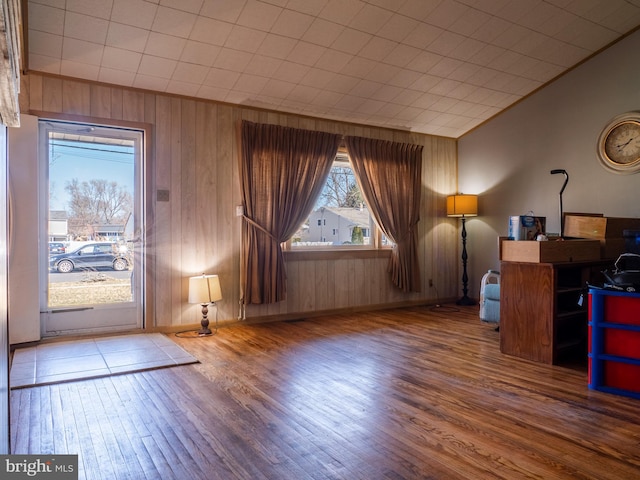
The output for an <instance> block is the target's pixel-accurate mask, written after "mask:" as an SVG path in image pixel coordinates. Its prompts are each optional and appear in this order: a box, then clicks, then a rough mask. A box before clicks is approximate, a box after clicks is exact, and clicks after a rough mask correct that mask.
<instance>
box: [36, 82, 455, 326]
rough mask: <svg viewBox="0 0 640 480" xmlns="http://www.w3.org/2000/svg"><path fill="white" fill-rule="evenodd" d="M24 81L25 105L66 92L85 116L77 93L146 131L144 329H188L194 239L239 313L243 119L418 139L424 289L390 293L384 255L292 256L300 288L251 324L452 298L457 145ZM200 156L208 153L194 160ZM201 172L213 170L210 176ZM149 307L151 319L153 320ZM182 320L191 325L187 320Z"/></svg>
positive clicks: (93, 108) (58, 103) (121, 91)
mask: <svg viewBox="0 0 640 480" xmlns="http://www.w3.org/2000/svg"><path fill="white" fill-rule="evenodd" d="M25 83H26V84H27V90H28V91H27V92H25V95H26V99H27V100H26V101H27V102H28V104H29V106H30V108H31V109H33V110H38V111H52V112H61V111H62V110H63V104H62V101H63V98H66V96H67V95H68V94H71V95H72V97H69V99H66V100H65V108H69V109H71V110H72V112H69V113H73V111H77V110H76V109H79V110H80V111H83V109H84V108H86V102H85V100H86V99H85V100H83V98H84V96H83V95H84V93H83V92H86V91H88V92H89V104H88V105H89V110H88V113H86V115H91V116H96V115H97V116H100V117H104V118H108V117H110V118H111V119H113V120H122V119H124V118H126V119H128V120H135V121H145V122H147V123H149V124H151V126H152V128H151V134H152V137H153V138H152V140H153V143H152V147H151V148H149V149H148V150H149V151H148V152H147V154H148V155H150V156H151V157H152V158H150V160H149V162H150V163H149V165H150V169H151V170H152V172H150V173H149V175H151V177H148V182H147V188H149V189H150V190H151V191H149V192H148V198H149V199H150V203H151V205H149V206H147V213H148V218H147V221H148V229H149V237H148V240H149V241H148V249H149V259H150V261H149V263H148V268H149V277H148V279H149V282H150V284H152V285H153V289H150V290H154V289H155V292H154V293H153V297H154V298H152V299H151V301H152V302H153V304H152V305H150V306H149V309H148V311H150V312H151V313H152V318H149V319H148V324H149V325H152V324H153V322H154V321H155V322H156V324H157V325H158V326H169V325H178V324H180V323H192V322H193V318H191V316H192V313H193V312H192V311H191V310H192V309H191V307H190V306H188V305H185V304H186V290H185V285H186V284H185V283H184V282H185V280H184V278H183V277H184V276H185V273H186V271H187V270H189V269H190V268H191V269H193V268H196V267H194V266H191V267H188V266H187V264H188V263H189V262H195V260H190V258H193V257H190V254H189V253H188V251H195V252H198V251H199V248H200V247H198V248H196V249H192V248H191V247H190V243H189V242H190V241H191V239H195V241H196V242H197V244H198V245H200V244H203V245H204V243H203V242H205V241H206V242H207V243H206V245H207V247H203V248H210V250H209V252H210V253H208V254H207V256H210V257H213V258H214V260H213V262H214V263H213V267H215V269H216V270H217V273H218V274H219V275H221V280H222V285H223V289H224V291H223V295H224V296H225V299H224V302H223V305H221V309H220V315H221V316H220V318H221V319H222V320H233V319H235V318H237V316H238V314H239V311H240V310H239V305H238V299H239V294H240V287H239V278H240V272H239V262H240V234H241V224H242V222H241V218H240V217H237V216H236V215H235V207H236V205H239V204H240V202H241V195H240V184H239V156H240V153H241V152H240V149H239V138H238V127H239V124H240V121H241V119H247V120H249V121H253V122H257V123H274V124H278V125H286V126H292V127H296V128H305V129H317V130H322V131H328V132H334V133H339V134H343V135H357V136H363V137H369V138H381V139H385V140H393V141H401V142H403V143H420V142H422V143H423V145H424V154H423V199H422V203H421V222H420V225H419V231H420V241H419V242H420V243H419V245H420V252H419V253H420V269H421V274H422V285H423V286H424V288H423V292H421V293H420V294H415V293H414V294H405V293H403V292H400V291H399V290H397V289H395V288H393V287H391V283H390V280H389V276H388V273H387V271H386V266H387V263H386V262H387V258H386V257H384V258H372V259H359V260H357V261H356V260H354V259H345V258H340V259H330V260H329V259H322V260H305V261H304V262H297V263H299V265H297V266H295V265H294V264H295V263H296V260H295V259H294V260H291V259H288V260H287V268H288V269H291V275H292V276H296V275H297V278H298V279H299V281H298V284H297V285H293V286H292V287H290V288H289V296H288V298H287V300H286V301H284V302H279V303H278V304H275V305H263V306H249V307H248V308H247V317H248V318H251V317H254V316H255V317H260V316H268V315H288V316H291V315H295V314H296V313H302V312H297V310H298V309H303V310H304V311H307V310H308V309H309V308H311V309H313V310H335V309H340V308H346V309H352V308H362V307H366V305H376V306H378V305H380V304H384V303H402V302H404V301H415V300H416V299H425V300H427V299H430V298H431V299H433V298H438V297H439V298H443V297H447V296H449V297H452V296H458V291H459V289H460V279H459V278H458V277H459V274H458V268H459V266H458V264H459V262H460V259H459V256H458V243H459V240H460V239H459V226H458V225H457V224H458V221H456V220H453V219H447V218H446V216H445V214H444V198H445V196H446V195H447V194H449V193H451V192H454V191H455V190H456V175H457V171H456V142H455V140H453V139H446V138H441V137H433V136H428V135H419V134H412V133H406V132H401V131H394V130H388V129H384V128H379V127H368V126H360V125H355V124H348V123H340V122H335V121H331V120H324V119H314V118H310V117H300V116H297V115H290V114H284V113H275V112H268V111H265V110H257V109H251V108H246V107H239V106H229V105H221V104H216V103H215V102H207V101H200V100H186V99H178V98H174V97H169V96H167V95H163V94H155V93H152V92H149V93H140V92H138V91H133V90H131V89H127V88H124V87H116V86H113V87H105V86H100V85H95V84H92V83H91V82H86V85H89V86H90V88H89V89H88V90H86V86H85V84H84V83H83V82H82V81H77V82H75V81H73V82H72V83H70V84H69V85H67V86H66V87H65V95H64V96H63V89H62V80H61V79H59V78H56V77H49V76H46V75H38V74H30V75H29V81H28V82H25ZM76 84H78V85H76ZM80 85H82V86H80ZM71 86H73V88H71ZM76 86H78V87H79V88H76ZM73 92H75V93H73ZM107 92H109V94H108V95H107ZM73 95H78V96H77V97H73ZM23 101H25V100H24V99H23ZM67 102H68V104H67ZM187 112H199V113H197V114H196V118H198V119H199V118H204V119H205V120H204V122H205V123H212V122H213V123H214V124H215V127H214V131H212V132H207V134H206V135H205V132H204V131H198V130H197V129H198V125H197V124H198V121H196V125H195V127H193V126H192V125H193V121H192V120H189V119H190V118H194V117H192V115H191V113H187ZM214 112H217V113H214ZM192 128H195V129H196V140H195V144H193V145H194V146H195V147H194V148H195V151H196V153H195V154H192V153H190V152H191V151H192V150H191V149H192V146H193V145H191V144H190V143H189V142H192V141H193V140H191V139H189V135H190V134H189V133H188V132H189V131H191V130H192ZM200 138H202V140H201V139H200ZM201 151H203V152H207V153H205V154H204V155H200V153H199V152H201ZM190 157H193V158H190ZM189 158H190V159H189ZM185 162H186V163H185ZM189 162H193V167H194V168H196V169H202V168H204V169H205V171H207V172H211V173H210V174H207V175H204V176H203V178H198V179H197V180H196V178H195V177H194V178H193V180H191V181H189V180H188V179H186V178H185V176H184V175H185V171H184V169H185V168H187V167H185V165H189ZM203 162H204V163H203ZM207 168H209V169H210V170H206V169H207ZM196 171H199V170H196ZM196 175H197V174H196ZM206 177H209V179H215V183H213V184H212V183H207V178H206ZM196 182H201V183H196ZM158 189H168V190H169V192H170V201H169V202H158V201H157V190H158ZM194 189H195V190H196V191H197V190H198V189H200V190H201V191H202V190H204V193H197V194H195V197H193V198H192V197H190V196H189V195H190V193H189V192H190V191H193V190H194ZM203 201H204V202H208V208H209V210H210V214H209V215H210V217H211V218H214V220H213V221H212V222H211V223H210V225H209V226H208V227H206V226H200V225H199V224H198V222H197V221H196V220H195V219H196V218H197V217H195V216H192V217H190V215H192V214H191V213H190V212H192V211H193V205H194V202H203ZM198 208H199V207H198ZM198 208H196V209H198ZM451 270H453V272H454V273H451ZM356 277H357V278H356ZM429 278H432V279H433V281H434V284H435V285H436V286H437V289H438V292H437V293H436V292H435V291H434V289H429V287H428V279H429ZM320 279H322V281H321V282H320ZM227 292H229V293H228V294H227ZM227 299H228V301H227ZM154 309H155V318H156V319H157V320H154V318H153V312H154ZM185 312H186V313H185ZM185 315H186V316H187V317H188V318H183V317H184V316H185Z"/></svg>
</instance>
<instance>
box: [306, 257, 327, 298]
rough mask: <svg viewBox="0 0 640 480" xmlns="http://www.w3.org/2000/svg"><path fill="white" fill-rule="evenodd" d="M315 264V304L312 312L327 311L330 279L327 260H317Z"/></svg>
mask: <svg viewBox="0 0 640 480" xmlns="http://www.w3.org/2000/svg"><path fill="white" fill-rule="evenodd" d="M309 263H313V265H314V272H313V275H314V278H313V279H314V296H315V298H314V301H315V304H314V305H313V306H312V307H311V310H313V309H314V308H317V309H319V310H326V309H327V308H329V302H328V297H329V277H328V270H327V263H328V262H327V261H326V260H317V261H315V262H309Z"/></svg>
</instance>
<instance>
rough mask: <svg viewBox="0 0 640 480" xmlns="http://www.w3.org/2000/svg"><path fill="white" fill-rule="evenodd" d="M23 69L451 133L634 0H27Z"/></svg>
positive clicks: (559, 64)
mask: <svg viewBox="0 0 640 480" xmlns="http://www.w3.org/2000/svg"><path fill="white" fill-rule="evenodd" d="M25 24H26V27H27V31H28V56H27V58H28V69H30V70H36V71H40V72H47V73H53V74H59V75H63V76H68V77H76V78H82V79H89V80H96V81H99V82H105V83H110V84H116V85H125V86H131V87H137V88H142V89H147V90H154V91H159V92H167V93H173V94H179V95H187V96H192V97H200V98H205V99H212V100H216V101H222V102H228V103H233V104H240V105H247V106H255V107H260V108H267V109H270V110H277V111H283V112H292V113H298V114H303V115H310V116H313V117H320V118H328V119H334V120H343V121H347V122H355V123H360V124H366V125H375V126H384V127H390V128H399V129H406V130H411V131H415V132H421V133H427V134H433V135H441V136H445V137H453V138H458V137H459V136H461V135H462V134H464V133H465V132H467V131H469V130H470V129H472V128H474V127H475V126H477V125H479V124H480V123H482V122H483V121H485V120H487V119H489V118H491V117H492V116H494V115H496V114H497V113H498V112H500V111H501V110H503V109H505V108H506V107H508V106H510V105H512V104H513V103H514V102H517V101H518V100H519V99H521V98H523V97H524V96H526V95H527V94H529V93H531V92H532V91H534V90H535V89H537V88H539V87H541V86H542V85H544V84H545V83H547V82H549V81H550V80H552V79H554V78H555V77H557V76H558V75H560V74H562V73H563V72H565V71H566V70H567V69H570V68H571V67H573V66H575V65H576V64H578V63H579V62H580V61H581V60H583V59H585V58H587V57H589V56H590V55H592V54H593V53H594V52H597V51H598V50H600V49H601V48H603V47H604V46H606V45H608V44H610V43H611V42H613V41H615V40H616V39H618V38H620V37H621V36H623V35H624V34H626V33H628V32H630V31H631V30H633V29H634V28H636V27H637V26H638V25H640V0H28V16H27V18H26V19H25Z"/></svg>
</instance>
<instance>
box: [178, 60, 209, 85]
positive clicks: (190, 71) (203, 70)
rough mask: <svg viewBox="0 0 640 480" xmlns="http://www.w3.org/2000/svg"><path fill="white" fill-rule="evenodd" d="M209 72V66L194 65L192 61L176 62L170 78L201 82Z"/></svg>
mask: <svg viewBox="0 0 640 480" xmlns="http://www.w3.org/2000/svg"><path fill="white" fill-rule="evenodd" d="M208 73H209V68H208V67H205V66H203V65H194V64H193V63H186V62H178V65H176V69H175V70H174V71H173V76H172V77H171V80H175V81H178V82H188V83H197V84H201V83H203V82H204V79H205V78H206V77H207V74H208Z"/></svg>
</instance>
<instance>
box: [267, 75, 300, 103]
mask: <svg viewBox="0 0 640 480" xmlns="http://www.w3.org/2000/svg"><path fill="white" fill-rule="evenodd" d="M294 87H295V84H294V83H290V82H285V81H282V80H275V79H273V78H272V79H269V81H268V82H267V84H266V85H265V86H264V88H263V89H262V92H260V94H261V95H266V96H267V97H273V98H280V99H283V98H287V95H289V93H290V92H291V90H293V88H294Z"/></svg>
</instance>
